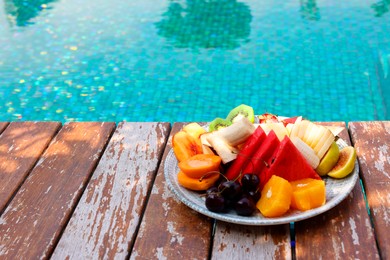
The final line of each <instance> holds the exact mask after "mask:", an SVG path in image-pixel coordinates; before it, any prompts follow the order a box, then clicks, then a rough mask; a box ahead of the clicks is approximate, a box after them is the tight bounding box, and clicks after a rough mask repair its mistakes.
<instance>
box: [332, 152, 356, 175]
mask: <svg viewBox="0 0 390 260" xmlns="http://www.w3.org/2000/svg"><path fill="white" fill-rule="evenodd" d="M355 160H356V151H355V148H354V147H352V146H346V147H344V148H342V149H341V150H340V155H339V159H338V161H337V163H336V165H335V166H334V167H333V168H332V170H330V172H328V176H330V177H332V178H336V179H340V178H344V177H346V176H348V175H349V174H350V173H351V172H352V171H353V169H354V167H355Z"/></svg>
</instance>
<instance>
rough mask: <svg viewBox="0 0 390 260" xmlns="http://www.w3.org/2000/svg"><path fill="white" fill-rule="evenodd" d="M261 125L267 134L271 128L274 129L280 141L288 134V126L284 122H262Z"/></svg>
mask: <svg viewBox="0 0 390 260" xmlns="http://www.w3.org/2000/svg"><path fill="white" fill-rule="evenodd" d="M260 127H261V128H263V130H264V132H265V133H266V134H268V133H269V132H271V130H273V131H274V132H275V134H276V136H277V137H278V138H279V140H280V141H282V140H283V138H284V137H285V136H286V135H287V136H288V131H287V128H286V127H285V126H284V124H283V123H282V122H277V123H274V122H271V123H262V124H260Z"/></svg>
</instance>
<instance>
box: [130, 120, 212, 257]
mask: <svg viewBox="0 0 390 260" xmlns="http://www.w3.org/2000/svg"><path fill="white" fill-rule="evenodd" d="M182 125H183V124H179V123H175V124H174V126H173V129H172V131H171V135H170V139H169V142H168V144H167V147H166V149H165V151H164V155H163V161H164V160H165V158H166V156H167V154H168V152H169V150H170V149H171V139H172V134H174V133H176V132H177V131H178V130H180V129H181V127H182ZM211 231H212V220H211V219H210V218H208V217H205V216H203V215H201V214H199V213H197V212H195V211H193V210H192V209H190V208H188V207H187V206H185V205H184V204H183V203H181V202H180V201H178V200H177V199H176V198H175V197H174V194H173V193H172V192H171V191H170V190H169V188H168V186H167V184H166V182H165V178H164V164H163V163H162V164H161V165H160V167H159V170H158V173H157V176H156V180H155V183H154V186H153V189H152V192H151V195H150V198H149V202H148V205H147V207H146V210H145V214H144V217H143V220H142V223H141V227H140V230H139V232H138V237H137V239H136V241H135V244H134V247H133V250H132V252H131V256H130V259H207V258H208V255H209V250H210V243H211Z"/></svg>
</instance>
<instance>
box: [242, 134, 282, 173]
mask: <svg viewBox="0 0 390 260" xmlns="http://www.w3.org/2000/svg"><path fill="white" fill-rule="evenodd" d="M279 144H280V141H279V139H278V137H277V135H276V133H275V132H274V131H273V130H271V131H270V132H269V133H268V135H267V138H266V139H265V140H264V142H263V144H262V145H261V146H260V148H259V149H258V150H257V151H256V152H255V153H254V154H253V156H252V159H251V161H250V162H249V163H248V164H247V166H246V167H245V168H244V173H255V174H258V175H259V174H260V173H261V172H262V171H263V170H264V168H266V166H267V165H268V164H269V163H270V160H271V157H272V155H273V154H274V151H275V150H277V148H278V146H279Z"/></svg>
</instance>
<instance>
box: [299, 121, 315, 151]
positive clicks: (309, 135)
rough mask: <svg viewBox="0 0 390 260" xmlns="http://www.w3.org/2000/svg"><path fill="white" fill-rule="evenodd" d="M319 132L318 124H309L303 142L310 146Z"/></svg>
mask: <svg viewBox="0 0 390 260" xmlns="http://www.w3.org/2000/svg"><path fill="white" fill-rule="evenodd" d="M317 131H318V129H317V125H316V124H313V123H311V124H309V126H308V127H307V131H306V133H305V136H304V137H303V138H302V140H303V141H304V142H305V143H306V144H308V145H309V146H310V145H311V143H312V142H313V140H314V137H315V135H316V134H317Z"/></svg>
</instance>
